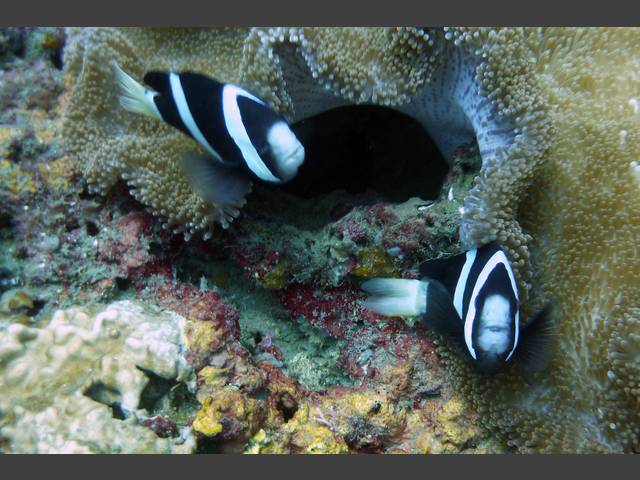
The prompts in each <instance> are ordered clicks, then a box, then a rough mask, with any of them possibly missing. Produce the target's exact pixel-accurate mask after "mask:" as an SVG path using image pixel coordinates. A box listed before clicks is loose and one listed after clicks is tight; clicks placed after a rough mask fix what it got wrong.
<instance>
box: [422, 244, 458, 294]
mask: <svg viewBox="0 0 640 480" xmlns="http://www.w3.org/2000/svg"><path fill="white" fill-rule="evenodd" d="M466 259H467V252H464V253H461V254H459V255H453V256H451V257H447V258H436V259H434V260H427V261H425V262H422V263H421V264H420V267H419V271H420V275H421V276H422V277H423V278H430V279H433V280H438V281H439V282H440V283H442V284H443V285H444V287H445V288H446V289H447V290H448V291H449V293H450V294H451V295H453V289H454V288H455V284H456V282H457V280H458V277H459V276H460V272H461V270H462V267H463V265H464V263H465V261H466Z"/></svg>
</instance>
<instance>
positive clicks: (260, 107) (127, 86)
mask: <svg viewBox="0 0 640 480" xmlns="http://www.w3.org/2000/svg"><path fill="white" fill-rule="evenodd" d="M114 71H115V75H116V79H117V82H118V85H119V89H120V91H119V102H120V105H121V106H122V107H123V108H124V109H126V110H128V111H131V112H135V113H139V114H143V115H146V116H149V117H152V118H156V119H158V120H162V121H164V122H166V123H168V124H169V125H172V126H173V127H175V128H177V129H178V130H180V131H182V132H183V133H185V134H186V135H188V136H190V137H192V138H193V139H194V140H196V141H197V142H198V143H199V144H200V145H201V146H202V147H203V148H204V149H205V150H206V151H207V153H208V156H205V157H202V156H199V155H193V156H190V157H188V158H187V159H184V162H183V166H184V168H185V171H186V173H187V176H188V178H189V179H190V180H191V181H192V183H193V184H194V186H195V187H196V190H197V191H198V193H200V194H201V195H202V196H203V197H204V198H205V200H209V201H211V202H213V203H216V204H218V205H220V206H223V207H225V206H227V207H240V206H241V205H242V204H243V203H244V197H245V195H246V194H247V193H248V192H249V191H250V189H251V180H258V181H262V182H265V183H270V184H282V183H285V182H287V181H289V180H291V179H292V178H293V177H295V175H296V173H297V172H298V168H299V167H300V166H301V165H302V163H303V162H304V154H305V152H304V147H303V146H302V144H301V143H300V142H299V141H298V139H297V138H296V136H295V134H294V133H293V132H292V131H291V129H290V128H289V125H288V124H287V122H286V121H285V119H284V118H282V117H281V116H280V115H278V114H277V113H276V112H275V111H274V110H273V109H272V108H270V107H269V106H268V105H267V103H266V102H265V101H263V100H262V99H260V98H258V97H256V96H255V95H252V94H251V93H249V92H247V91H246V90H244V89H242V88H241V87H239V86H237V85H232V84H226V83H220V82H218V81H217V80H214V79H213V78H210V77H207V76H206V75H202V74H198V73H193V72H181V73H175V72H158V71H151V72H147V73H146V74H145V76H144V83H145V84H146V85H148V86H149V87H150V88H149V89H147V88H145V87H144V86H142V85H141V84H139V83H138V82H137V81H136V80H134V79H133V78H132V77H131V76H130V75H129V74H127V73H126V72H125V71H124V70H122V69H121V68H120V67H119V66H118V65H117V64H114ZM230 211H231V212H234V209H233V208H230ZM235 213H237V210H236V211H235ZM232 216H237V215H232Z"/></svg>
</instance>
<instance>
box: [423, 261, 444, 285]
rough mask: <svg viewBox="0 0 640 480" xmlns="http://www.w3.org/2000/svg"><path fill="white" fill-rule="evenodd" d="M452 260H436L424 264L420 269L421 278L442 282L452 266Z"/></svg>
mask: <svg viewBox="0 0 640 480" xmlns="http://www.w3.org/2000/svg"><path fill="white" fill-rule="evenodd" d="M450 260H451V258H436V259H434V260H427V261H425V262H422V263H421V264H420V267H419V271H420V276H421V277H427V278H432V279H434V280H438V281H442V277H443V275H444V274H445V272H446V271H447V268H448V267H449V265H450Z"/></svg>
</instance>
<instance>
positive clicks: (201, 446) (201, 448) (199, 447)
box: [196, 437, 222, 453]
mask: <svg viewBox="0 0 640 480" xmlns="http://www.w3.org/2000/svg"><path fill="white" fill-rule="evenodd" d="M196 453H222V451H221V448H220V441H219V440H218V439H217V438H215V437H213V438H211V437H200V438H198V439H197V440H196Z"/></svg>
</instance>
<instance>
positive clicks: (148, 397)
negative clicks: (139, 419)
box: [136, 366, 178, 412]
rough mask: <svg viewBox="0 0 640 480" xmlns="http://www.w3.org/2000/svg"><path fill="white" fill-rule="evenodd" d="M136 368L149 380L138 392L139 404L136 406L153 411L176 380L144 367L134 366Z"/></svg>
mask: <svg viewBox="0 0 640 480" xmlns="http://www.w3.org/2000/svg"><path fill="white" fill-rule="evenodd" d="M136 368H137V369H138V370H140V371H141V372H143V373H144V374H145V375H146V376H147V377H148V378H149V381H148V382H147V384H146V385H145V387H144V389H143V390H142V393H141V394H140V404H139V405H138V408H144V409H145V410H147V411H148V412H153V411H154V410H155V406H156V404H157V403H158V402H159V401H160V399H161V398H162V397H164V396H165V395H167V393H169V391H170V390H171V389H172V388H173V387H174V386H175V385H176V384H177V383H178V382H177V381H176V380H171V379H166V378H163V377H161V376H160V375H157V374H155V373H154V372H152V371H151V370H147V369H146V368H142V367H139V366H136Z"/></svg>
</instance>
